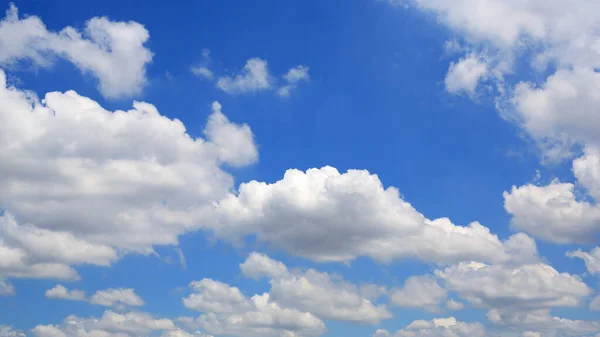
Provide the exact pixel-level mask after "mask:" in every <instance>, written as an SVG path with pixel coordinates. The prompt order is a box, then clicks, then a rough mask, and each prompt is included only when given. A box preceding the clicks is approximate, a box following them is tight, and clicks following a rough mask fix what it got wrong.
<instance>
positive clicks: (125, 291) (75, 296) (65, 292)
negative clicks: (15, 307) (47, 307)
mask: <svg viewBox="0 0 600 337" xmlns="http://www.w3.org/2000/svg"><path fill="white" fill-rule="evenodd" d="M45 296H46V297H47V298H55V299H64V300H73V301H86V302H89V303H91V304H94V305H101V306H104V307H117V306H118V307H120V308H124V307H126V306H133V307H137V306H142V305H144V301H143V300H142V299H141V298H140V297H139V296H138V295H137V294H136V293H135V291H134V290H133V289H130V288H109V289H104V290H98V291H96V293H95V294H94V295H92V296H91V297H90V298H89V299H88V298H87V297H86V295H85V292H84V291H82V290H78V289H71V290H70V289H67V288H66V287H65V286H63V285H61V284H58V285H56V286H55V287H54V288H52V289H48V290H47V291H46V295H45Z"/></svg>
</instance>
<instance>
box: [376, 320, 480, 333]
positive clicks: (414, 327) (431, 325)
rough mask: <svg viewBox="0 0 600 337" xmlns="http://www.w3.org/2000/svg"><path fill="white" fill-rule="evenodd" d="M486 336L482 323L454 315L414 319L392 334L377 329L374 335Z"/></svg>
mask: <svg viewBox="0 0 600 337" xmlns="http://www.w3.org/2000/svg"><path fill="white" fill-rule="evenodd" d="M416 336H420V337H441V336H444V337H446V336H448V337H450V336H452V337H484V336H488V333H487V332H486V330H485V328H484V326H483V325H482V324H481V323H466V322H460V321H457V320H456V319H455V318H454V317H448V318H434V319H432V320H430V321H425V320H417V321H413V322H412V323H410V324H409V325H407V326H406V327H405V328H403V329H400V330H398V331H396V332H395V333H393V334H391V333H390V332H389V331H387V330H381V329H380V330H377V331H376V332H375V334H374V335H373V337H416Z"/></svg>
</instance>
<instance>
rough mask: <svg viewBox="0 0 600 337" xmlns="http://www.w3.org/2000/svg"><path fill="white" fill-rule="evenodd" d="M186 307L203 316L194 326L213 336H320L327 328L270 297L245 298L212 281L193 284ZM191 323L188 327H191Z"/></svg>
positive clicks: (303, 313)
mask: <svg viewBox="0 0 600 337" xmlns="http://www.w3.org/2000/svg"><path fill="white" fill-rule="evenodd" d="M190 287H191V288H192V289H193V291H194V292H193V293H192V294H191V295H189V296H188V297H186V298H184V299H183V303H184V305H185V306H186V307H187V308H189V309H193V310H197V311H200V312H202V313H203V314H202V315H201V316H200V317H198V318H197V319H196V320H195V321H194V323H195V324H197V325H198V326H200V327H202V328H203V329H204V330H206V331H207V332H208V333H210V334H213V335H227V336H244V337H271V336H272V337H276V336H277V337H279V336H297V337H304V336H306V337H311V336H320V335H321V334H323V333H324V332H325V324H324V323H323V321H321V320H320V319H319V318H317V317H315V316H314V315H313V314H311V313H307V312H300V311H298V310H294V309H288V308H283V307H281V306H279V305H278V304H277V303H275V302H273V301H272V299H271V298H270V295H269V294H263V295H254V296H253V297H252V298H246V297H245V296H244V295H243V294H242V293H241V292H240V290H239V289H238V288H235V287H231V286H229V285H227V284H225V283H222V282H218V281H214V280H211V279H203V280H201V281H194V282H192V283H190ZM189 323H190V322H189V320H188V324H189Z"/></svg>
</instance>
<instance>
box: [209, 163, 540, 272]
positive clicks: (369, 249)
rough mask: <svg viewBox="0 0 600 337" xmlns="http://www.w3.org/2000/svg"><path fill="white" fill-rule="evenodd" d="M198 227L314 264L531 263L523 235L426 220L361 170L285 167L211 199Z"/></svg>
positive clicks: (530, 246)
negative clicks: (275, 175) (252, 239)
mask: <svg viewBox="0 0 600 337" xmlns="http://www.w3.org/2000/svg"><path fill="white" fill-rule="evenodd" d="M211 213H212V214H211V215H210V216H207V217H206V219H207V220H206V225H207V226H208V227H209V228H211V229H212V230H213V231H214V232H215V234H216V235H217V236H219V237H223V238H227V239H230V240H234V241H235V240H239V239H240V238H241V237H243V236H246V235H255V236H256V237H257V238H258V240H259V241H261V242H265V243H268V244H270V245H272V246H275V247H277V248H281V249H284V250H285V251H287V252H289V253H291V254H293V255H296V256H302V257H306V258H309V259H312V260H315V261H351V260H353V259H355V258H356V257H358V256H368V257H371V258H374V259H376V260H379V261H391V260H394V259H400V258H407V257H412V258H419V259H421V260H425V261H433V262H436V263H441V264H444V263H454V262H459V261H464V260H477V261H482V262H499V261H509V260H510V261H513V262H515V263H518V262H520V261H532V260H536V258H537V251H536V245H535V242H534V241H533V240H531V239H530V238H529V237H528V236H527V235H524V234H516V235H514V236H512V237H511V238H510V239H508V240H506V241H504V242H503V241H501V240H500V239H499V238H498V237H497V236H496V235H494V234H492V233H491V232H490V230H489V229H488V228H487V227H485V226H482V225H481V224H479V223H477V222H473V223H471V224H469V225H468V226H466V227H462V226H456V225H454V224H452V223H451V222H450V220H448V219H445V218H441V219H436V220H429V219H427V218H426V217H425V216H423V215H422V214H421V213H419V212H418V211H417V210H415V209H414V208H413V207H412V206H411V205H410V204H409V203H407V202H406V201H404V200H403V199H402V198H401V197H400V193H399V191H398V190H397V189H396V188H394V187H388V188H384V186H383V184H382V183H381V181H380V180H379V178H378V177H377V175H374V174H370V173H369V172H368V171H365V170H349V171H348V172H346V173H339V172H338V170H336V169H335V168H333V167H323V168H321V169H310V170H307V171H306V172H302V171H299V170H288V171H287V172H286V173H285V175H284V177H283V179H281V180H279V181H277V182H275V183H271V184H268V183H264V182H257V181H251V182H248V183H244V184H242V185H241V186H240V187H239V191H238V193H237V195H236V194H229V195H228V196H227V197H225V198H223V199H221V200H220V201H219V202H218V203H216V204H215V206H214V209H213V210H212V212H211Z"/></svg>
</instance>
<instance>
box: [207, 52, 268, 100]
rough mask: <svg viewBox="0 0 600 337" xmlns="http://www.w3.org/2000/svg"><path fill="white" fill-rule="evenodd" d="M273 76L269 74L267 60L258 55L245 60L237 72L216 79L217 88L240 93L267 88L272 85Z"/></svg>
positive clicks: (229, 92)
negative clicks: (242, 66) (244, 63)
mask: <svg viewBox="0 0 600 337" xmlns="http://www.w3.org/2000/svg"><path fill="white" fill-rule="evenodd" d="M272 82H273V78H272V76H271V75H270V74H269V69H268V66H267V61H265V60H263V59H260V58H258V57H255V58H251V59H249V60H248V61H246V65H245V66H244V68H243V69H242V70H241V71H240V73H239V74H237V75H235V76H233V77H230V76H223V77H220V78H219V79H218V80H217V88H219V89H221V90H223V91H225V92H226V93H228V94H242V93H248V92H257V91H261V90H269V89H271V88H272V86H273V83H272Z"/></svg>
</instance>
